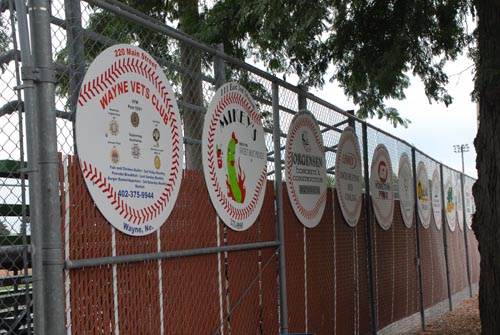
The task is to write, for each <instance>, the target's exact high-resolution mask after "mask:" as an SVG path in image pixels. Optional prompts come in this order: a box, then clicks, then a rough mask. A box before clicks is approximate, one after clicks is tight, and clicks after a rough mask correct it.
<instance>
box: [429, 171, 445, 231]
mask: <svg viewBox="0 0 500 335" xmlns="http://www.w3.org/2000/svg"><path fill="white" fill-rule="evenodd" d="M431 195H432V212H433V214H434V222H435V223H436V228H437V229H438V230H440V229H441V226H442V222H443V218H442V213H443V212H442V206H443V205H442V204H443V200H442V197H441V177H440V176H439V171H438V169H434V173H433V174H432V193H431Z"/></svg>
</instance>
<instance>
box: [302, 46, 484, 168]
mask: <svg viewBox="0 0 500 335" xmlns="http://www.w3.org/2000/svg"><path fill="white" fill-rule="evenodd" d="M446 73H447V74H448V75H449V77H450V82H449V84H448V86H447V89H448V92H449V93H450V94H451V96H452V97H453V98H454V100H453V103H452V104H451V105H450V106H449V107H446V106H445V105H444V104H438V103H436V102H433V103H432V104H429V100H428V99H427V97H426V96H425V93H424V86H423V84H422V82H421V81H420V79H419V78H412V81H411V83H412V84H411V87H410V88H408V89H407V91H406V99H405V100H403V101H389V102H387V104H386V105H387V106H388V107H395V108H397V109H398V111H399V113H400V114H401V115H402V117H403V118H406V119H409V120H410V121H411V124H410V125H409V126H408V128H404V127H402V126H399V127H397V128H394V127H393V126H392V125H391V124H390V123H389V122H387V121H385V120H378V119H372V120H369V123H371V124H372V125H374V126H376V127H379V128H381V129H383V130H385V131H387V132H390V133H392V134H394V135H396V136H397V137H399V138H401V139H403V140H405V141H407V142H408V143H410V144H413V145H414V146H415V147H416V148H418V149H420V150H421V151H423V152H425V153H427V154H428V155H429V156H431V157H433V158H434V159H436V160H437V161H440V162H442V163H443V164H445V165H448V166H449V167H451V168H454V169H457V170H461V169H462V161H461V156H460V154H459V153H454V150H453V145H455V144H468V145H469V148H470V151H469V152H466V153H464V162H465V173H466V174H467V175H469V176H471V177H474V178H477V171H476V162H475V160H476V152H475V150H474V144H473V141H474V138H475V136H476V133H477V111H476V104H475V103H474V102H472V101H471V92H472V90H473V88H474V74H473V67H472V60H470V59H468V58H467V57H465V56H462V57H460V58H459V59H457V61H456V62H453V63H449V64H448V65H447V66H446ZM311 93H313V94H316V95H318V96H319V97H321V98H323V99H324V100H326V101H329V102H331V103H333V104H335V105H336V106H338V107H340V108H342V109H344V110H349V109H356V108H355V106H354V104H353V102H352V101H349V100H347V98H346V97H345V95H344V93H343V91H342V89H340V88H338V87H336V86H335V85H334V84H327V85H325V87H324V88H323V89H322V90H311Z"/></svg>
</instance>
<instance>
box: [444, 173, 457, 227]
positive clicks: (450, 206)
mask: <svg viewBox="0 0 500 335" xmlns="http://www.w3.org/2000/svg"><path fill="white" fill-rule="evenodd" d="M444 196H445V199H444V204H445V210H446V221H448V227H450V230H451V231H455V227H456V224H457V223H456V221H457V214H456V195H455V190H454V186H453V183H452V182H451V172H448V173H447V175H446V177H445V182H444Z"/></svg>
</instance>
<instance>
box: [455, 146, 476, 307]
mask: <svg viewBox="0 0 500 335" xmlns="http://www.w3.org/2000/svg"><path fill="white" fill-rule="evenodd" d="M453 149H454V150H455V153H460V154H461V155H462V175H461V178H460V186H461V189H462V209H463V211H462V215H463V220H464V226H467V223H466V222H465V221H466V218H465V193H464V179H465V167H464V152H468V151H469V145H468V144H460V145H454V146H453ZM464 242H465V263H466V266H467V280H468V281H469V295H470V297H471V298H472V278H471V271H470V260H469V239H468V238H467V227H464Z"/></svg>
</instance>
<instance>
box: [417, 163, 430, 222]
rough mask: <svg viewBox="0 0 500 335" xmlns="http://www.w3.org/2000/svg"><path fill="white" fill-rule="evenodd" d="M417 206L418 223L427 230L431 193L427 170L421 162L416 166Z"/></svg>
mask: <svg viewBox="0 0 500 335" xmlns="http://www.w3.org/2000/svg"><path fill="white" fill-rule="evenodd" d="M417 206H418V217H419V219H420V223H421V224H422V226H423V227H424V228H425V229H427V228H429V224H430V222H431V192H430V190H429V177H428V176H427V168H426V167H425V163H424V162H422V161H420V162H419V163H418V166H417Z"/></svg>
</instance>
